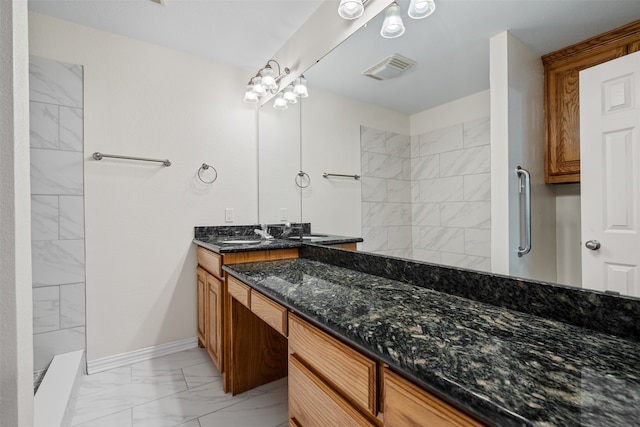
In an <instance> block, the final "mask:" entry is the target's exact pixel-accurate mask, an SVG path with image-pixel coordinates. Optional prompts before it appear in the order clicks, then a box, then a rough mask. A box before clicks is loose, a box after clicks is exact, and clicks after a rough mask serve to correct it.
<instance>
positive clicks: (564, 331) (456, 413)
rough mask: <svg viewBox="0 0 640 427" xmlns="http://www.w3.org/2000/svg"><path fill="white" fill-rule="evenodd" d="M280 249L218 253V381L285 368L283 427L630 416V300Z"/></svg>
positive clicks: (232, 387)
mask: <svg viewBox="0 0 640 427" xmlns="http://www.w3.org/2000/svg"><path fill="white" fill-rule="evenodd" d="M194 241H195V242H196V243H197V244H198V240H197V239H196V240H194ZM201 249H203V247H202V246H200V247H199V248H198V250H201ZM294 250H295V251H296V254H295V255H293V253H291V256H290V257H289V258H287V259H274V258H272V259H271V260H259V261H258V260H256V261H253V262H251V261H250V262H239V263H227V262H226V259H225V260H224V265H221V269H222V271H223V273H222V274H221V275H220V276H218V277H222V278H223V279H224V280H222V283H223V289H225V291H226V297H224V308H223V310H224V316H223V320H222V322H223V323H224V328H223V329H224V335H225V336H224V340H223V343H224V344H223V347H224V357H223V363H222V366H223V368H222V369H223V370H224V371H225V388H226V390H227V391H230V392H232V393H240V392H242V391H245V390H247V389H250V388H253V387H255V386H258V385H260V384H263V383H266V382H270V381H272V380H275V379H277V378H280V377H283V376H285V375H288V376H289V416H290V425H291V426H305V427H306V426H326V425H355V426H382V425H384V426H409V425H462V426H469V425H473V426H476V425H500V426H505V425H506V426H510V425H513V426H516V425H544V426H547V425H558V426H560V425H562V426H581V425H584V426H604V425H634V423H637V420H638V419H640V418H638V417H639V411H640V342H639V339H640V300H638V299H634V298H627V297H618V296H612V295H607V294H603V293H597V292H592V291H583V290H580V289H573V288H568V287H562V286H557V285H550V284H546V283H536V282H525V281H522V280H518V279H514V278H510V277H504V276H497V275H492V274H484V273H477V272H471V271H467V270H461V269H455V268H447V267H443V266H436V265H431V264H425V263H418V262H413V261H408V260H403V259H398V258H390V257H384V256H377V255H372V254H366V253H360V252H353V251H345V250H339V249H335V248H328V247H323V246H319V245H316V244H307V243H303V244H300V246H298V247H297V248H295V249H294ZM274 253H275V252H274ZM217 255H219V256H223V257H226V255H227V254H225V253H221V254H217ZM225 286H226V288H224V287H225ZM205 345H206V344H205Z"/></svg>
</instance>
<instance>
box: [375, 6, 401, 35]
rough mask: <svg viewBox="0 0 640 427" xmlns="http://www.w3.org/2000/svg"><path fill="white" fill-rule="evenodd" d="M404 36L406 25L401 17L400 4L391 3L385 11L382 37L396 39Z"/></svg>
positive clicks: (381, 31)
mask: <svg viewBox="0 0 640 427" xmlns="http://www.w3.org/2000/svg"><path fill="white" fill-rule="evenodd" d="M403 34H404V23H403V22H402V17H401V16H400V6H398V3H396V2H393V3H391V4H390V5H389V6H388V7H387V9H386V10H385V11H384V21H383V22H382V28H381V29H380V35H381V36H382V37H384V38H385V39H394V38H396V37H400V36H401V35H403Z"/></svg>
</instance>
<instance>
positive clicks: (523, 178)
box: [516, 166, 531, 257]
mask: <svg viewBox="0 0 640 427" xmlns="http://www.w3.org/2000/svg"><path fill="white" fill-rule="evenodd" d="M516 175H518V193H519V194H523V195H524V206H523V210H522V212H521V215H522V222H523V223H524V227H525V228H524V236H525V241H526V242H525V244H524V245H522V244H520V246H519V247H518V256H519V257H523V256H525V255H526V254H528V253H529V251H531V175H529V172H528V171H527V170H526V169H523V168H521V167H520V166H518V167H517V168H516ZM520 243H522V242H520Z"/></svg>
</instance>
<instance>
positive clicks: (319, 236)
mask: <svg viewBox="0 0 640 427" xmlns="http://www.w3.org/2000/svg"><path fill="white" fill-rule="evenodd" d="M324 237H329V235H327V234H305V235H304V236H302V240H313V239H322V238H324ZM289 238H290V239H292V240H299V239H300V236H291V237H289Z"/></svg>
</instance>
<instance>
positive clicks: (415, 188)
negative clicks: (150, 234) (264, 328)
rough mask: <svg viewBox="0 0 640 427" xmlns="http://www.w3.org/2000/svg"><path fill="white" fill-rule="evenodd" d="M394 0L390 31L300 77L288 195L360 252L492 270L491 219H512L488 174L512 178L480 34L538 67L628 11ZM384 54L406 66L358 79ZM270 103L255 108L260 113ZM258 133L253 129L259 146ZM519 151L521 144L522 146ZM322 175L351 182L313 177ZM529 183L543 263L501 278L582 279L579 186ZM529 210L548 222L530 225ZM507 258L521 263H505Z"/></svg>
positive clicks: (359, 38) (319, 227) (630, 14)
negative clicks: (500, 38) (431, 9)
mask: <svg viewBox="0 0 640 427" xmlns="http://www.w3.org/2000/svg"><path fill="white" fill-rule="evenodd" d="M398 3H399V5H400V8H401V9H402V11H403V15H402V18H403V22H404V25H405V27H406V28H405V33H404V34H403V35H402V37H400V38H397V39H384V38H382V37H381V36H380V27H381V24H382V16H378V17H377V18H376V19H374V20H373V21H372V22H370V23H368V25H366V26H365V27H363V28H362V29H360V30H359V31H358V32H357V33H356V34H354V35H353V36H352V37H351V38H349V39H348V40H346V41H345V42H343V43H342V44H341V45H340V46H338V47H337V48H336V49H335V50H334V51H332V52H331V53H330V54H329V55H327V56H326V57H325V58H322V59H321V60H320V61H319V63H317V64H316V65H314V66H313V67H312V68H311V69H309V70H307V71H306V72H305V76H306V77H307V81H308V86H309V92H310V97H309V98H307V99H305V105H304V111H303V113H302V115H301V117H300V122H299V126H300V127H299V128H298V127H296V129H297V130H298V131H300V135H301V139H300V141H301V147H300V150H301V152H300V153H299V154H300V159H301V163H300V165H299V166H298V168H301V169H302V170H304V171H305V172H306V173H308V174H309V176H310V178H311V185H310V186H309V187H308V188H307V189H305V191H303V192H301V193H300V192H299V193H298V196H300V197H301V206H302V207H301V211H300V215H301V219H302V221H304V222H311V224H312V227H313V230H314V231H317V232H326V233H331V234H340V235H349V236H359V237H362V238H363V239H364V242H363V243H362V244H361V245H360V246H359V249H360V250H364V251H368V252H374V253H381V254H385V255H392V256H400V257H404V258H413V259H417V260H422V261H427V262H434V263H440V264H445V265H451V266H457V267H462V268H469V269H475V270H481V271H494V272H496V270H495V259H494V260H493V261H494V267H492V246H493V249H494V251H495V248H496V246H497V245H501V244H502V242H496V241H494V242H492V227H494V230H493V231H494V232H495V231H496V230H495V227H504V228H505V230H506V231H505V232H508V231H509V230H510V228H512V226H513V224H511V223H510V221H515V220H512V219H510V218H509V219H508V221H505V223H504V224H503V223H500V222H498V223H496V218H495V217H494V218H492V203H494V204H495V200H492V176H493V177H495V176H500V177H501V178H500V179H504V180H508V179H512V178H510V177H509V176H507V172H508V171H507V172H505V171H503V170H497V169H495V165H493V166H492V164H491V148H492V146H491V144H492V135H491V120H490V115H491V111H492V106H491V102H492V97H491V92H490V90H489V81H490V70H489V59H490V52H489V47H490V40H491V39H492V37H494V36H496V35H498V34H499V33H500V32H501V31H504V30H509V33H510V35H509V37H511V36H513V37H515V38H517V40H518V41H519V42H522V45H524V46H525V48H526V49H527V54H529V55H532V57H534V58H535V62H536V64H535V66H537V67H540V71H541V70H542V65H541V63H540V56H541V55H543V54H545V53H548V52H551V51H553V50H556V49H560V48H563V47H565V46H568V45H570V44H573V43H576V42H579V41H581V40H584V39H586V38H588V37H591V36H594V35H596V34H598V33H602V32H605V31H608V30H610V29H612V28H615V27H617V26H620V25H623V24H625V23H627V22H629V21H630V20H632V19H634V17H635V19H638V18H640V13H639V12H638V11H637V10H635V9H633V8H632V7H631V5H630V3H629V2H622V1H619V2H616V3H617V7H616V8H610V3H609V4H607V2H605V1H594V2H589V3H588V5H587V4H586V3H585V2H581V1H568V2H544V7H541V5H540V3H541V2H485V1H480V2H475V5H474V4H472V3H473V2H465V1H461V2H438V9H437V10H436V12H435V13H434V14H433V15H432V16H430V17H429V18H427V19H424V20H411V19H409V18H408V17H407V16H406V14H405V10H406V6H407V3H408V1H406V2H403V1H399V2H398ZM577 3H580V4H581V5H582V6H584V8H583V10H584V11H585V14H584V16H581V17H576V18H575V20H572V22H569V23H567V22H565V21H566V19H565V18H563V16H564V17H566V16H567V14H571V10H572V9H573V8H575V7H576V6H577ZM522 8H525V9H526V11H524V10H523V9H522ZM525 12H526V13H525ZM572 16H573V15H572ZM587 23H589V25H587ZM354 52H358V54H357V55H356V54H354ZM394 54H399V55H401V58H406V59H409V60H411V61H415V63H414V64H411V65H410V66H408V67H406V69H405V70H404V71H403V72H402V73H401V75H400V76H394V77H391V78H383V79H382V80H378V79H376V78H372V77H369V76H363V75H362V72H363V71H365V70H370V69H375V66H376V65H378V64H380V63H384V61H385V60H386V59H387V58H390V57H392V56H393V55H394ZM540 74H541V72H540ZM536 84H537V85H538V86H539V92H540V99H539V100H536V101H535V102H534V101H532V100H528V99H525V98H524V97H523V96H524V95H522V94H518V96H520V97H521V99H520V101H521V104H527V103H529V104H532V105H533V106H534V107H532V108H534V109H532V110H530V111H529V110H527V111H524V113H526V114H529V115H537V116H538V118H537V119H538V120H541V117H542V108H543V106H542V102H541V96H542V95H541V94H542V85H543V83H542V80H540V82H539V83H538V82H537V83H536ZM536 102H538V103H537V104H536ZM269 109H272V107H271V106H270V105H268V106H265V107H263V108H262V109H261V112H260V119H261V120H262V118H263V114H264V113H266V112H267V111H268V110H269ZM269 113H271V112H269ZM539 123H540V126H539V127H541V128H543V127H544V124H543V123H542V122H541V121H540V122H539ZM282 125H283V126H284V127H287V126H289V123H288V122H286V121H282ZM294 126H295V125H294ZM276 128H277V127H276V126H273V128H272V130H274V131H275V130H276ZM277 129H278V132H284V133H286V132H288V131H286V130H284V129H282V128H277ZM539 136H540V135H539ZM262 137H263V132H262V129H261V133H260V138H261V140H260V147H261V153H262V146H263V141H262ZM542 138H543V137H542ZM542 138H539V139H540V141H539V143H540V144H542ZM523 139H525V138H523ZM512 142H513V141H509V143H510V144H511V143H512ZM526 143H527V141H525V142H524V144H526ZM285 150H286V149H285ZM521 150H522V151H527V150H528V151H532V150H531V148H527V146H526V145H523V148H521ZM535 150H539V151H535ZM535 150H534V151H535V152H534V153H533V154H532V157H533V160H532V162H534V163H535V164H536V165H535V168H537V169H538V171H540V170H543V168H544V165H543V163H542V162H543V153H542V146H541V145H540V146H539V147H536V148H535ZM274 151H275V148H274ZM260 164H261V165H262V164H263V157H262V154H261V156H260ZM514 168H515V166H514ZM295 172H297V169H296V170H294V171H293V172H291V173H295ZM323 173H330V174H345V175H355V174H357V175H360V176H361V179H359V180H355V179H352V178H345V177H330V178H323ZM538 175H540V174H538ZM260 177H261V185H260V198H261V204H260V206H261V209H260V219H261V221H263V213H264V212H263V209H262V206H263V205H262V199H263V190H266V191H268V190H267V189H266V188H265V187H269V186H270V185H271V184H270V181H269V177H267V176H266V175H263V174H262V173H261V174H260ZM513 179H515V178H513ZM534 180H537V181H536V182H537V185H538V186H537V187H534V191H533V192H534V195H540V194H542V193H543V192H545V193H546V195H545V197H547V198H548V199H549V200H547V201H546V202H545V203H546V205H545V209H546V211H543V212H542V213H538V214H537V215H534V227H533V240H534V243H535V245H534V249H533V250H532V257H535V256H540V255H541V252H542V253H543V254H542V255H543V256H544V259H543V260H542V261H541V262H538V264H535V265H534V264H532V265H531V266H525V267H522V268H518V266H516V267H515V268H513V266H512V269H510V270H509V271H510V274H513V275H516V276H520V277H527V278H533V279H540V280H546V281H551V282H557V283H561V284H567V285H573V286H581V283H582V272H581V256H580V252H581V246H582V243H581V229H580V228H581V224H580V217H581V213H580V200H581V189H580V184H564V185H559V186H558V185H555V186H554V185H548V184H544V177H543V176H542V177H540V176H538V177H536V178H534ZM494 181H495V180H494ZM267 183H268V184H267ZM493 185H496V184H495V182H494V183H493ZM510 185H511V184H510ZM514 187H515V185H514ZM582 191H583V192H584V191H586V189H584V188H583V189H582ZM274 196H275V195H274ZM514 197H517V195H516V196H514ZM535 203H536V202H535V200H534V204H535ZM539 205H540V204H539ZM494 209H495V206H494ZM272 211H273V209H272ZM547 211H548V212H547ZM545 212H546V213H545ZM265 215H266V213H265ZM541 217H552V221H551V222H548V221H547V222H544V225H541V224H543V222H542V221H541ZM265 218H266V217H265ZM272 218H273V217H272ZM276 219H277V218H276ZM492 220H493V222H492ZM516 220H517V219H516ZM549 224H552V225H549ZM541 227H544V229H542V228H541ZM514 234H517V233H514ZM507 244H512V242H507ZM536 246H537V247H536ZM515 247H516V248H517V242H516V244H515ZM507 250H508V249H507ZM512 252H514V254H515V252H516V251H515V249H514V251H512ZM513 257H514V258H516V257H515V255H514V256H513ZM525 258H527V257H525ZM552 258H553V259H552ZM518 262H526V260H525V261H522V260H518V259H517V258H516V259H515V261H513V260H512V261H507V263H508V264H510V265H511V264H515V263H518ZM497 272H500V273H503V271H497Z"/></svg>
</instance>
